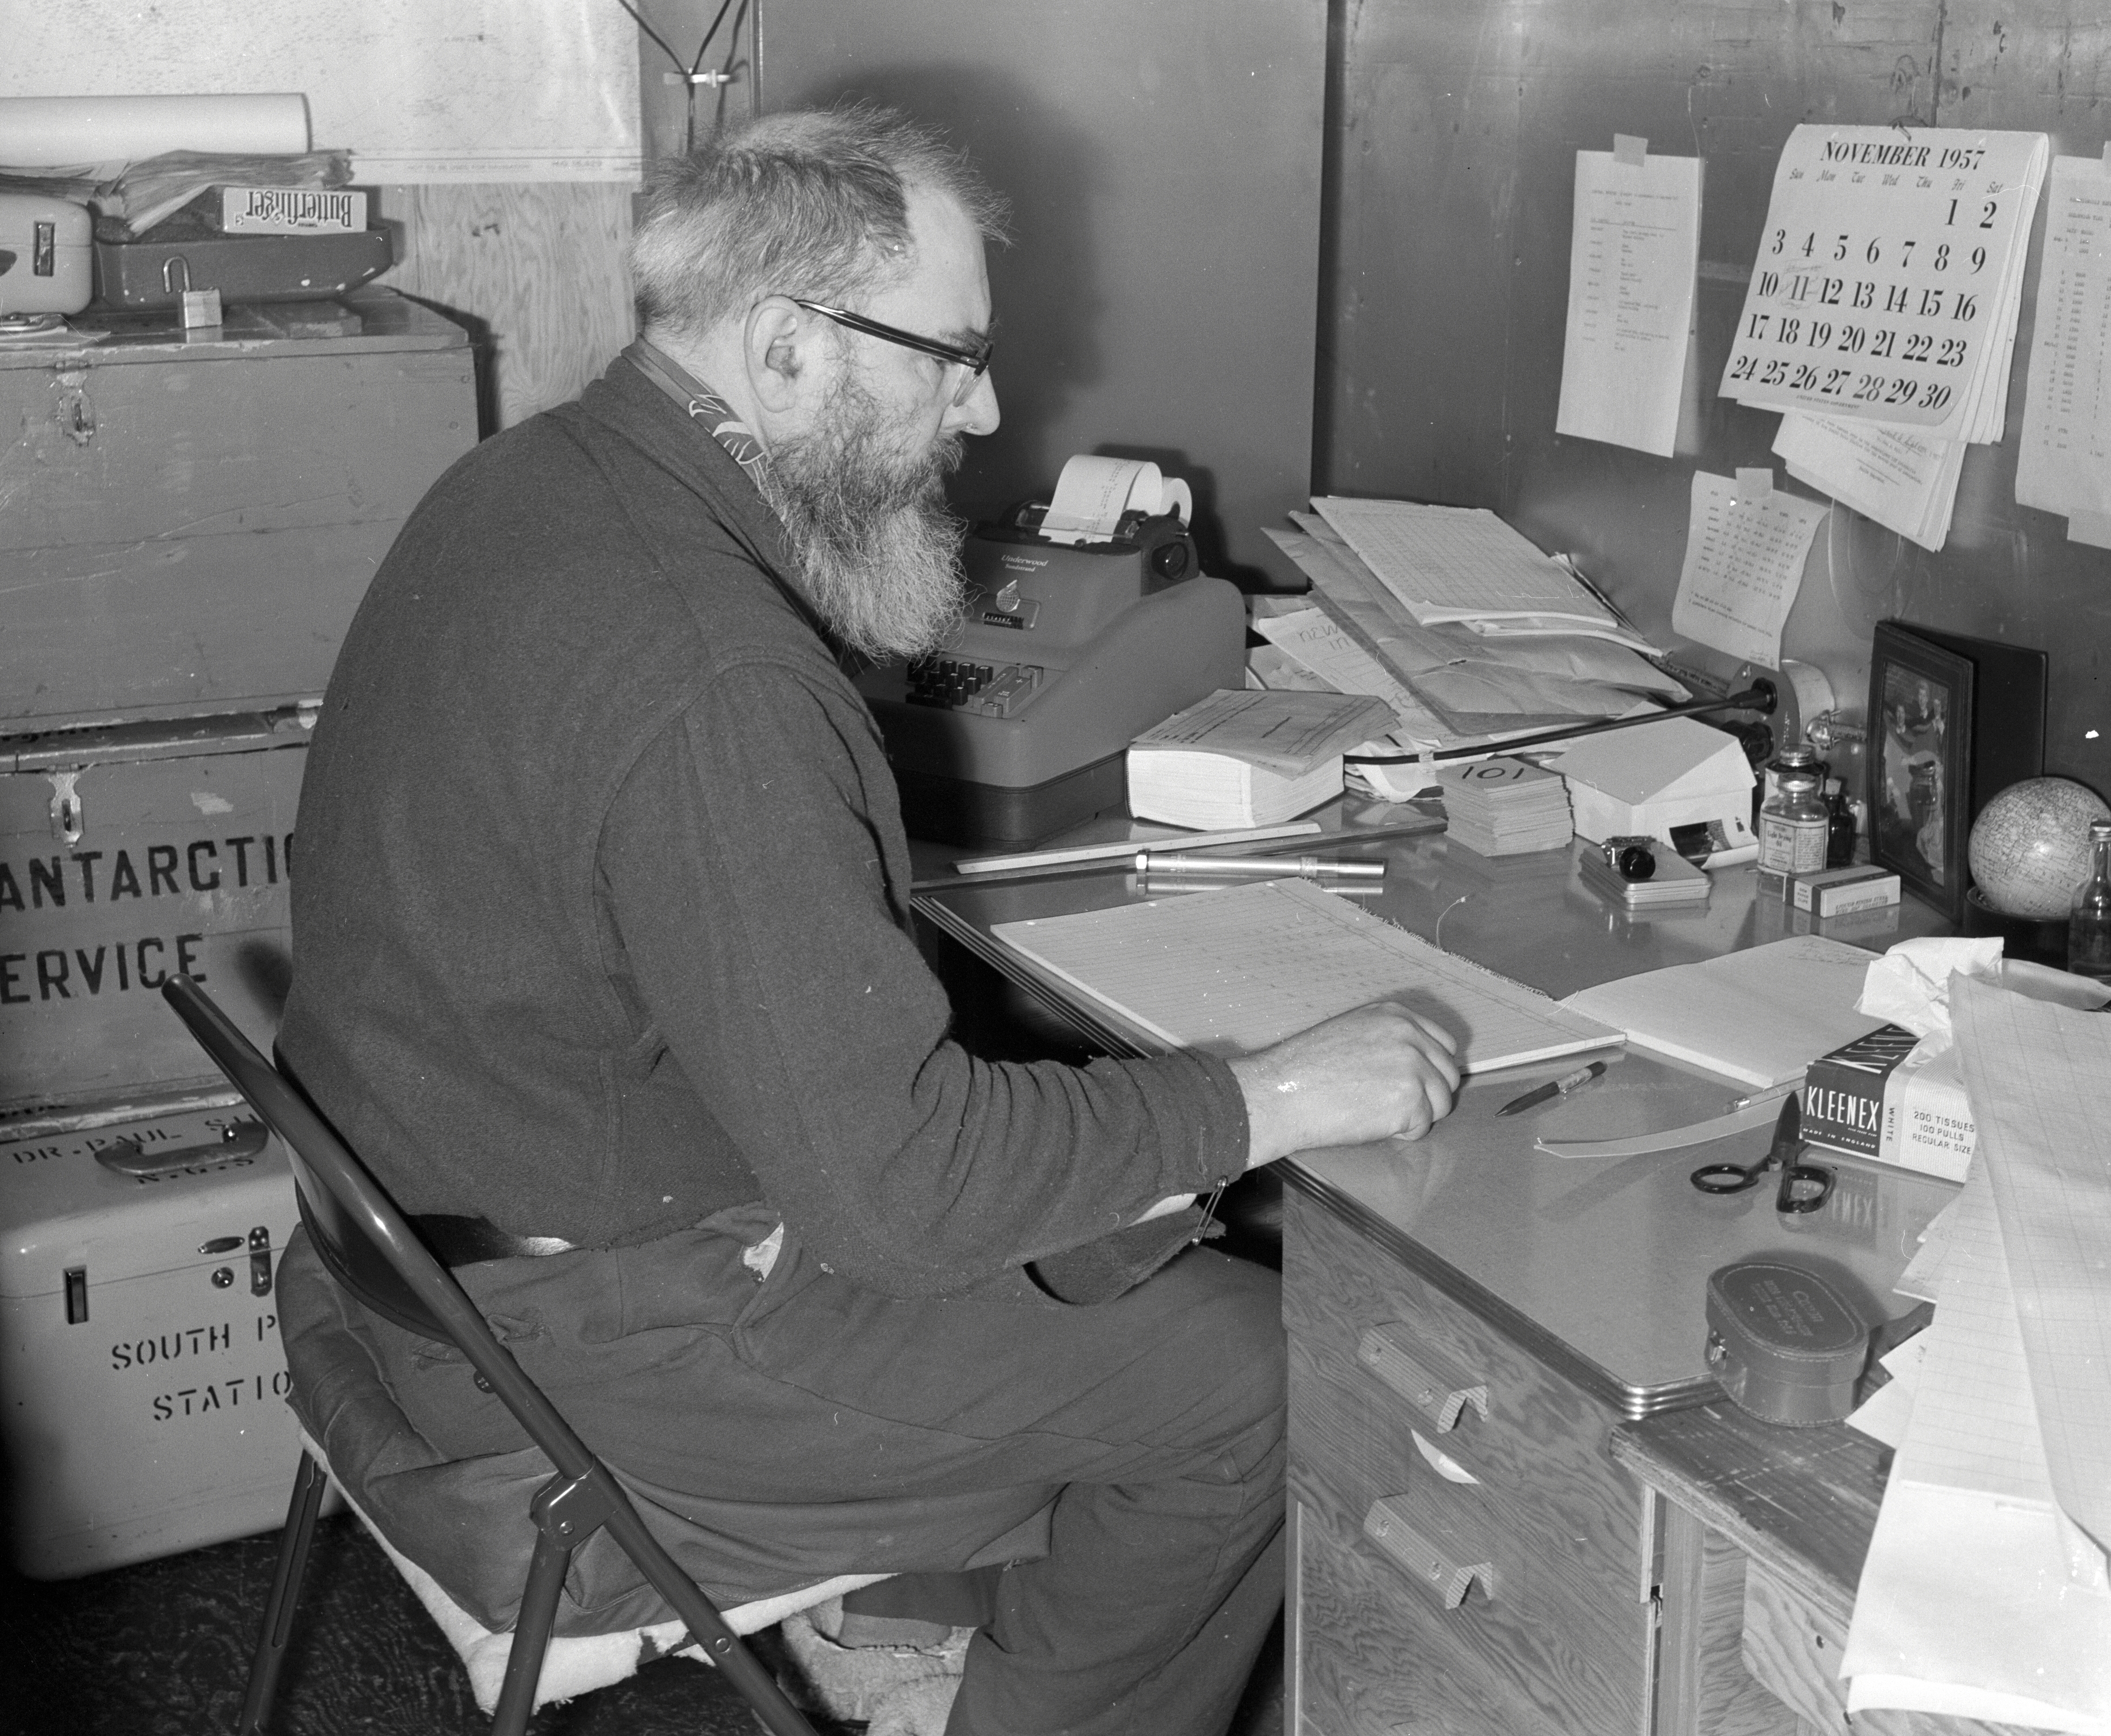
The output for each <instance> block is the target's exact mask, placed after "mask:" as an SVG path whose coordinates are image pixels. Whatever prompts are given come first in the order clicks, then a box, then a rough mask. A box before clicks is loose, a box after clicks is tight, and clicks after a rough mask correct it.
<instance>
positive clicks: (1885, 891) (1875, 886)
mask: <svg viewBox="0 0 2111 1736" xmlns="http://www.w3.org/2000/svg"><path fill="white" fill-rule="evenodd" d="M1789 879H1790V885H1789V889H1788V895H1789V902H1791V903H1792V904H1794V905H1795V907H1796V908H1797V909H1798V910H1807V911H1809V912H1810V913H1811V915H1813V916H1853V915H1854V914H1855V911H1864V910H1881V909H1882V908H1883V907H1884V906H1886V905H1887V904H1895V903H1897V902H1899V877H1898V876H1897V875H1895V874H1893V873H1892V872H1891V870H1889V869H1888V868H1877V867H1874V866H1869V865H1868V864H1864V865H1863V866H1859V867H1854V868H1821V869H1820V870H1818V872H1817V873H1815V874H1799V875H1791V876H1789Z"/></svg>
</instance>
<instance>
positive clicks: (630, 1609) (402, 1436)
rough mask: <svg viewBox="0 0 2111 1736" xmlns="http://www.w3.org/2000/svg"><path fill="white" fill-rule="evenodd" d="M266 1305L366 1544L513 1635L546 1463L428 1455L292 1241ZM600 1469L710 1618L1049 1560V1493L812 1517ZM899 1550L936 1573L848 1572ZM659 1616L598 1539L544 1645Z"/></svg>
mask: <svg viewBox="0 0 2111 1736" xmlns="http://www.w3.org/2000/svg"><path fill="white" fill-rule="evenodd" d="M278 1293H279V1297H278V1299H279V1330H280V1333H281V1335H282V1336H283V1337H284V1340H285V1346H286V1366H287V1370H288V1374H289V1375H290V1376H291V1393H290V1394H289V1402H291V1404H292V1406H293V1411H294V1414H295V1416H297V1418H298V1419H299V1421H300V1424H301V1427H302V1429H303V1430H304V1431H305V1432H306V1434H307V1435H308V1437H309V1438H311V1440H313V1441H315V1442H316V1443H317V1445H318V1446H319V1447H320V1448H321V1453H320V1457H321V1458H322V1459H323V1460H324V1461H325V1462H326V1463H327V1464H328V1465H329V1466H330V1469H331V1472H332V1475H334V1477H335V1478H336V1479H337V1480H338V1483H339V1484H340V1485H341V1486H342V1487H343V1488H344V1490H345V1492H346V1493H347V1496H349V1497H351V1499H352V1502H353V1504H354V1506H355V1507H357V1508H358V1510H359V1511H360V1512H361V1515H362V1516H363V1517H365V1519H366V1520H368V1522H369V1523H370V1525H371V1526H372V1527H373V1529H375V1533H376V1534H378V1535H379V1537H380V1538H382V1539H383V1540H384V1542H385V1543H387V1544H388V1546H389V1547H391V1548H392V1549H393V1551H394V1552H397V1553H398V1554H400V1555H402V1556H404V1557H405V1558H406V1559H407V1560H409V1561H414V1562H415V1563H416V1564H417V1566H419V1567H420V1569H421V1570H423V1571H424V1573H425V1574H426V1575H429V1577H430V1578H431V1579H433V1580H434V1582H435V1584H437V1585H438V1587H439V1588H441V1589H442V1591H443V1592H444V1593H445V1595H446V1597H447V1600H448V1601H449V1602H452V1603H453V1604H455V1605H456V1606H458V1607H459V1608H460V1609H461V1611H465V1612H466V1613H467V1614H468V1615H469V1616H470V1617H472V1618H473V1619H474V1620H475V1621H476V1623H477V1624H478V1625H479V1626H481V1627H483V1628H484V1629H488V1630H490V1631H492V1632H498V1631H502V1630H503V1629H506V1628H509V1627H511V1625H512V1623H513V1620H514V1617H515V1614H516V1612H517V1611H518V1609H519V1607H520V1594H521V1591H522V1589H523V1587H524V1584H525V1583H526V1579H527V1573H528V1562H529V1556H530V1555H531V1554H532V1553H533V1549H534V1542H535V1531H534V1526H533V1523H532V1521H531V1520H529V1516H528V1511H529V1502H530V1501H531V1500H532V1499H533V1496H534V1494H535V1492H536V1491H537V1489H538V1488H540V1487H541V1486H542V1485H543V1484H544V1483H546V1482H547V1481H548V1479H550V1477H551V1476H552V1474H553V1467H552V1465H551V1463H550V1461H549V1460H548V1459H547V1457H545V1456H544V1455H543V1452H542V1451H541V1449H539V1448H538V1447H533V1446H528V1447H521V1448H520V1449H519V1450H517V1451H513V1452H494V1453H488V1454H483V1455H480V1456H478V1457H472V1458H465V1459H448V1458H446V1457H443V1455H442V1454H441V1453H440V1452H438V1450H437V1449H436V1448H434V1447H433V1445H432V1444H431V1443H429V1441H427V1440H426V1439H425V1438H424V1436H423V1435H421V1434H420V1433H419V1432H418V1431H417V1429H415V1428H414V1427H413V1426H412V1425H411V1421H410V1420H409V1419H408V1418H407V1417H406V1416H404V1414H403V1412H402V1409H401V1408H400V1407H398V1405H397V1402H396V1400H395V1397H394V1395H393V1393H391V1392H390V1390H389V1388H388V1384H387V1382H386V1381H384V1379H382V1377H381V1372H380V1369H381V1363H380V1359H379V1354H378V1346H377V1344H376V1342H375V1326H374V1325H373V1324H372V1322H371V1318H370V1316H368V1315H367V1313H366V1311H365V1309H363V1308H362V1307H360V1305H359V1304H358V1303H357V1302H355V1301H353V1300H352V1298H351V1297H348V1296H347V1295H346V1294H345V1293H343V1291H342V1290H341V1289H340V1288H338V1285H337V1284H336V1283H335V1281H334V1279H331V1278H330V1277H329V1274H328V1273H327V1272H326V1271H325V1270H324V1269H323V1266H322V1262H321V1261H320V1258H319V1257H318V1256H317V1255H316V1251H315V1248H314V1246H313V1244H312V1243H311V1242H310V1241H309V1239H308V1237H307V1234H306V1231H305V1230H304V1229H303V1230H297V1231H296V1232H295V1233H294V1234H293V1238H291V1239H290V1240H289V1241H288V1243H287V1247H286V1252H285V1254H284V1256H283V1257H282V1258H281V1259H280V1261H279V1273H278ZM390 1330H393V1328H391V1329H390ZM465 1378H466V1375H465ZM611 1469H613V1470H615V1475H616V1477H617V1479H618V1481H619V1482H620V1483H621V1484H623V1486H624V1488H625V1489H626V1491H628V1492H629V1494H630V1496H631V1498H632V1500H633V1502H634V1503H635V1504H636V1506H637V1507H638V1512H639V1514H640V1516H642V1518H643V1519H644V1520H645V1523H646V1525H647V1527H648V1529H651V1532H652V1534H654V1535H655V1536H656V1538H658V1539H659V1540H660V1542H661V1543H662V1544H663V1545H664V1546H665V1547H666V1548H667V1550H668V1552H670V1554H672V1555H673V1556H674V1559H675V1561H677V1562H679V1564H680V1565H681V1566H682V1567H683V1570H685V1571H687V1572H688V1574H689V1575H691V1576H692V1578H693V1579H696V1581H697V1584H699V1585H700V1586H701V1587H702V1588H703V1589H704V1591H705V1593H706V1594H707V1595H708V1596H709V1597H710V1598H711V1600H712V1601H713V1602H715V1603H716V1604H717V1605H718V1606H720V1608H721V1609H724V1608H727V1607H729V1606H739V1605H742V1604H747V1603H751V1602H756V1601H757V1600H758V1599H761V1598H767V1597H779V1596H781V1595H783V1594H784V1593H785V1591H786V1588H788V1587H810V1586H811V1585H812V1584H814V1583H815V1581H816V1579H820V1578H825V1577H829V1575H830V1571H831V1570H833V1569H842V1568H851V1569H854V1570H857V1571H859V1572H862V1573H870V1574H873V1575H881V1574H883V1573H885V1572H888V1571H891V1570H897V1569H901V1568H905V1567H932V1568H956V1567H979V1566H986V1565H988V1564H991V1563H994V1562H1006V1561H1028V1560H1032V1559H1034V1558H1036V1557H1037V1556H1042V1555H1045V1554H1046V1552H1047V1547H1048V1510H1047V1506H1046V1502H1047V1501H1048V1499H1049V1498H1050V1496H1051V1493H1052V1492H1041V1493H1037V1492H1034V1491H1031V1490H1016V1489H1015V1490H994V1491H987V1490H978V1491H969V1492H966V1493H961V1494H960V1495H952V1494H942V1495H937V1496H933V1497H921V1498H919V1499H916V1500H914V1501H903V1500H886V1501H870V1502H829V1503H827V1504H826V1506H825V1507H813V1506H793V1505H780V1504H776V1503H765V1502H737V1501H716V1500H705V1499H699V1498H697V1497H692V1496H688V1495H683V1494H680V1493H675V1492H671V1491H663V1490H659V1489H656V1488H653V1487H651V1485H649V1484H641V1483H640V1482H639V1481H638V1479H634V1478H632V1477H629V1476H627V1475H624V1473H623V1471H622V1470H620V1467H611ZM882 1538H890V1539H898V1538H920V1539H926V1540H929V1541H928V1542H927V1543H924V1544H923V1545H922V1546H921V1547H926V1548H928V1550H929V1551H930V1552H932V1553H933V1555H934V1556H937V1558H933V1559H916V1560H910V1559H902V1560H889V1559H880V1558H874V1557H875V1556H877V1555H878V1548H877V1547H876V1546H868V1547H872V1548H873V1554H872V1555H869V1556H867V1558H865V1559H860V1553H861V1550H860V1547H858V1540H860V1539H875V1540H876V1539H882ZM795 1595H797V1594H796V1593H795ZM672 1614H673V1612H672V1611H670V1609H669V1608H668V1607H667V1606H666V1605H665V1602H663V1601H662V1600H661V1597H660V1596H659V1594H658V1593H656V1592H655V1591H654V1590H653V1589H652V1588H651V1586H650V1585H649V1584H647V1583H646V1582H645V1580H644V1579H643V1578H642V1575H640V1574H639V1573H638V1570H637V1568H636V1567H635V1566H634V1565H633V1563H632V1562H631V1561H630V1559H629V1556H627V1555H625V1554H624V1552H623V1550H622V1548H621V1547H620V1545H619V1544H618V1543H616V1542H615V1539H614V1538H612V1537H611V1536H610V1535H609V1534H607V1533H606V1531H603V1532H599V1533H597V1534H595V1535H594V1536H592V1538H588V1541H587V1542H586V1543H584V1544H583V1545H582V1546H581V1547H580V1548H579V1551H578V1552H577V1553H576V1554H575V1555H574V1556H573V1559H572V1565H571V1569H570V1572H569V1573H568V1574H567V1575H566V1578H565V1591H564V1595H563V1597H561V1599H560V1600H559V1603H558V1609H557V1617H556V1633H557V1634H559V1635H561V1636H564V1637H572V1636H575V1635H582V1634H611V1633H620V1632H624V1631H626V1630H629V1629H640V1628H646V1627H650V1626H653V1625H659V1624H663V1623H665V1622H667V1621H668V1620H670V1618H671V1616H672ZM764 1625H766V1623H765V1624H764Z"/></svg>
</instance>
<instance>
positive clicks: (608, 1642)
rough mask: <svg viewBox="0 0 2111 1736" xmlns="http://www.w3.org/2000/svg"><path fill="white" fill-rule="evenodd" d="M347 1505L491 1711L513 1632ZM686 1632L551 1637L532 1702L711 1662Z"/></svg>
mask: <svg viewBox="0 0 2111 1736" xmlns="http://www.w3.org/2000/svg"><path fill="white" fill-rule="evenodd" d="M301 1444H302V1447H306V1449H307V1451H308V1452H309V1453H310V1454H311V1456H313V1457H314V1458H315V1460H316V1462H317V1463H318V1464H320V1466H322V1467H323V1468H324V1469H325V1470H329V1469H330V1464H329V1455H328V1454H327V1453H325V1452H324V1451H323V1449H322V1447H321V1446H320V1443H317V1442H316V1441H315V1440H314V1439H312V1438H311V1437H309V1436H308V1435H307V1434H306V1433H303V1434H302V1436H301ZM331 1475H332V1480H333V1481H334V1482H336V1483H337V1484H338V1488H339V1489H340V1490H342V1489H343V1486H344V1485H343V1481H342V1479H338V1478H337V1476H336V1474H335V1473H334V1472H332V1474H331ZM345 1504H346V1505H347V1507H350V1508H351V1509H352V1511H353V1512H354V1513H355V1514H357V1515H358V1516H359V1520H360V1523H361V1525H365V1527H366V1529H367V1530H368V1531H369V1532H370V1533H371V1534H372V1535H373V1538H374V1540H375V1542H376V1543H379V1544H380V1546H381V1548H382V1552H383V1553H384V1554H385V1555H387V1556H388V1559H389V1560H390V1561H393V1563H394V1564H395V1566H396V1570H397V1572H398V1573H400V1574H401V1575H402V1576H403V1583H404V1584H406V1585H408V1586H409V1587H410V1588H411V1593H412V1594H413V1595H414V1596H415V1597H416V1598H417V1600H418V1602H420V1603H422V1604H423V1605H424V1606H425V1613H426V1614H427V1615H429V1616H431V1617H432V1618H433V1622H434V1625H435V1626H436V1627H438V1629H439V1630H440V1632H441V1633H442V1634H444V1635H445V1636H446V1637H447V1643H448V1644H449V1645H451V1646H452V1647H454V1648H455V1652H456V1655H457V1656H460V1657H461V1661H462V1667H463V1668H464V1669H465V1670H468V1672H469V1683H470V1692H471V1693H474V1695H475V1696H476V1703H477V1705H478V1706H479V1708H480V1709H481V1710H482V1711H483V1713H484V1715H485V1716H487V1717H488V1716H490V1714H491V1711H492V1708H493V1707H494V1706H497V1703H498V1690H499V1688H500V1686H501V1684H503V1683H504V1681H505V1680H506V1661H507V1660H508V1659H509V1658H510V1657H511V1656H512V1655H513V1636H512V1635H511V1634H507V1633H496V1634H495V1633H493V1631H492V1630H491V1629H489V1628H487V1627H486V1626H484V1625H483V1623H482V1622H480V1621H479V1620H477V1619H476V1617H475V1616H472V1615H471V1614H470V1612H469V1611H467V1610H465V1609H464V1608H463V1607H462V1606H461V1605H460V1604H459V1603H457V1602H455V1601H454V1599H453V1598H452V1597H449V1596H448V1595H447V1593H446V1592H445V1591H443V1589H442V1588H441V1587H440V1584H439V1582H438V1580H437V1579H434V1577H433V1576H432V1575H430V1574H429V1573H427V1572H426V1571H425V1570H424V1568H422V1567H420V1566H419V1565H418V1564H417V1563H416V1562H415V1561H412V1560H411V1558H410V1557H409V1556H406V1555H405V1554H404V1553H403V1552H402V1551H401V1550H400V1549H398V1548H397V1547H396V1546H395V1545H394V1544H393V1543H390V1542H389V1541H388V1538H387V1537H385V1536H384V1534H382V1532H381V1531H380V1529H379V1528H378V1527H377V1526H376V1525H375V1523H374V1521H373V1520H371V1519H369V1518H368V1517H367V1516H366V1514H365V1512H364V1511H362V1510H361V1507H360V1505H359V1503H358V1502H356V1501H353V1500H352V1499H350V1498H349V1497H347V1500H346V1502H345ZM886 1577H887V1576H886V1575H884V1574H870V1573H866V1574H858V1573H851V1574H838V1575H837V1576H836V1577H835V1578H833V1579H823V1580H820V1581H819V1582H818V1583H817V1584H812V1585H807V1586H803V1587H801V1588H800V1589H798V1590H797V1591H789V1592H784V1593H780V1594H779V1595H778V1596H776V1597H765V1598H761V1599H759V1600H758V1601H756V1602H752V1603H742V1604H736V1605H734V1606H733V1607H731V1608H729V1609H722V1610H720V1611H719V1614H720V1616H723V1617H724V1620H725V1625H727V1626H728V1627H729V1628H731V1629H733V1632H734V1633H736V1634H756V1633H760V1631H761V1630H762V1629H765V1628H767V1627H772V1626H774V1625H776V1624H777V1623H778V1622H780V1621H782V1620H783V1619H784V1618H785V1617H786V1616H791V1615H796V1614H797V1612H798V1611H801V1610H805V1609H810V1608H811V1607H813V1606H814V1605H815V1604H817V1603H822V1602H827V1601H828V1600H829V1598H832V1597H841V1596H842V1594H843V1593H845V1592H847V1591H855V1590H856V1589H857V1588H859V1587H860V1586H865V1585H870V1584H874V1583H876V1582H877V1581H878V1580H880V1579H884V1578H886ZM688 1637H689V1632H688V1629H687V1628H685V1627H684V1626H683V1625H682V1624H681V1623H680V1622H679V1621H665V1622H658V1623H656V1624H654V1625H652V1626H651V1627H642V1628H626V1629H622V1630H621V1631H620V1632H617V1633H613V1634H574V1635H571V1636H570V1637H561V1638H555V1639H552V1641H551V1642H550V1643H549V1647H548V1648H547V1650H546V1651H545V1652H543V1672H542V1675H540V1677H539V1678H538V1679H537V1681H536V1684H535V1704H536V1705H538V1706H541V1705H543V1704H545V1703H546V1702H549V1701H552V1700H569V1699H570V1698H571V1697H573V1696H574V1695H575V1694H583V1693H592V1691H593V1690H594V1689H595V1688H606V1687H608V1686H609V1685H610V1684H611V1683H615V1682H620V1681H622V1680H623V1679H624V1678H625V1677H626V1676H632V1675H636V1674H637V1673H638V1667H639V1666H641V1665H643V1664H649V1663H651V1661H653V1660H654V1659H656V1658H661V1657H666V1656H670V1655H673V1656H681V1657H688V1658H693V1659H695V1660H696V1661H697V1662H698V1663H700V1664H709V1663H710V1657H709V1656H706V1654H705V1653H704V1652H701V1651H698V1650H697V1648H696V1647H693V1646H691V1645H689V1644H688V1643H687V1642H688Z"/></svg>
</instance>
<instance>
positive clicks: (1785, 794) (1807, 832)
mask: <svg viewBox="0 0 2111 1736" xmlns="http://www.w3.org/2000/svg"><path fill="white" fill-rule="evenodd" d="M1773 774H1774V793H1773V795H1771V796H1770V797H1768V798H1767V800H1766V801H1765V802H1764V803H1763V804H1761V806H1760V808H1759V866H1761V867H1762V868H1771V869H1773V870H1776V871H1777V873H1781V874H1815V873H1816V872H1817V871H1818V870H1819V869H1821V868H1823V866H1825V845H1826V838H1827V834H1828V833H1829V832H1830V831H1831V829H1832V814H1831V813H1830V812H1829V811H1827V808H1826V806H1825V798H1823V796H1821V795H1820V794H1819V793H1818V756H1817V754H1816V753H1815V752H1814V751H1813V750H1812V749H1811V748H1808V747H1805V746H1803V745H1800V744H1799V745H1797V746H1795V747H1792V748H1782V751H1781V757H1779V758H1778V759H1777V760H1776V761H1774V763H1773Z"/></svg>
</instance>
